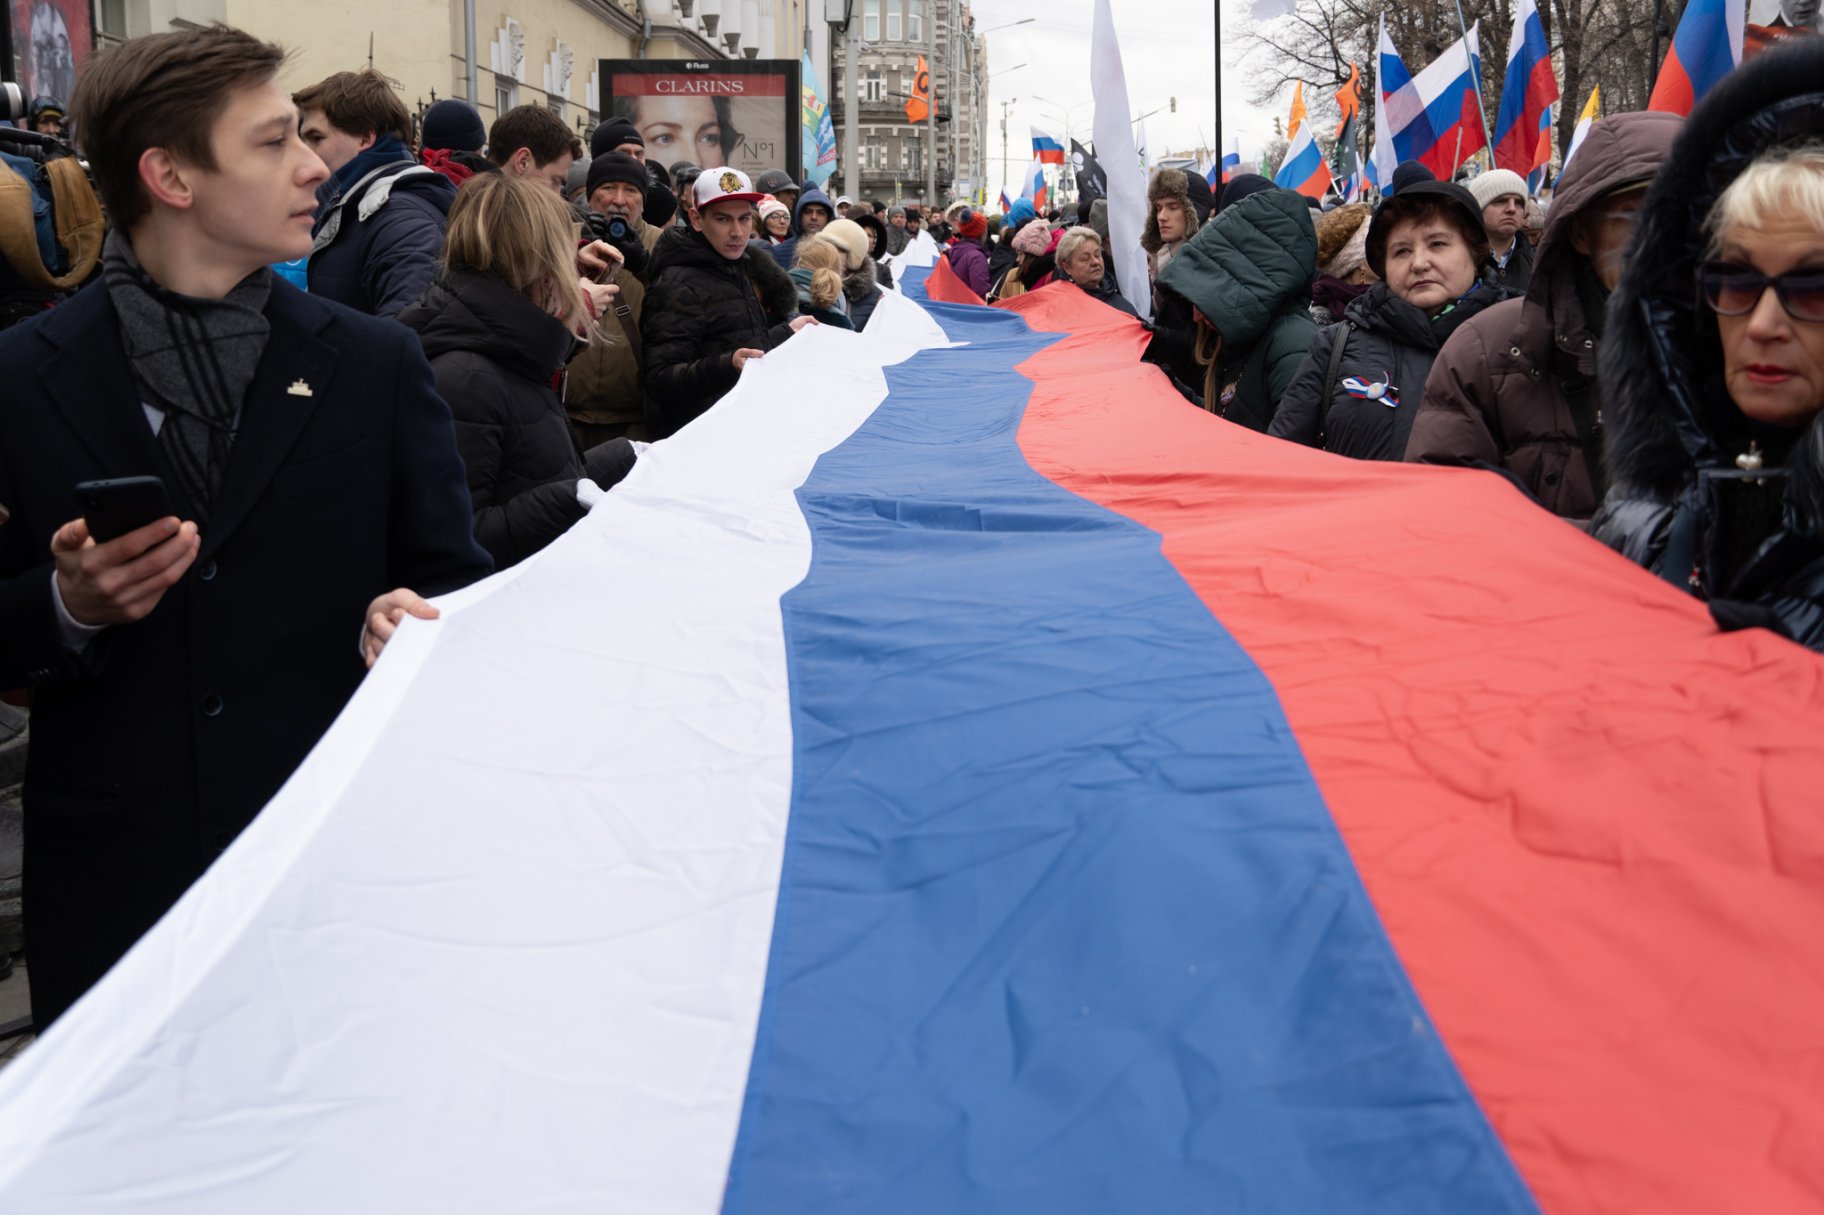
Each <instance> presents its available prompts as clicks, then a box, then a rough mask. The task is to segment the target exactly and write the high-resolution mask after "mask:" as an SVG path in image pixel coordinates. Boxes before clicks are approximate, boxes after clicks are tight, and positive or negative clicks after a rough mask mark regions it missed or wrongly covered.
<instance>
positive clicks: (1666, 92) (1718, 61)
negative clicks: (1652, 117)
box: [1647, 0, 1748, 115]
mask: <svg viewBox="0 0 1824 1215" xmlns="http://www.w3.org/2000/svg"><path fill="white" fill-rule="evenodd" d="M1747 7H1748V6H1747V5H1746V4H1745V3H1744V0H1691V2H1690V3H1689V4H1687V5H1686V6H1685V11H1684V13H1683V15H1682V16H1680V17H1679V19H1678V28H1677V29H1676V30H1674V31H1673V32H1672V46H1671V49H1669V50H1668V51H1667V52H1666V59H1665V62H1664V63H1662V64H1661V65H1660V68H1659V76H1658V77H1657V78H1656V79H1655V80H1654V81H1653V95H1652V96H1651V97H1649V98H1648V99H1647V108H1648V109H1649V110H1664V111H1666V112H1668V113H1672V114H1684V115H1689V114H1690V113H1691V107H1692V106H1694V105H1696V104H1697V99H1698V98H1699V97H1702V96H1703V95H1704V94H1705V93H1707V92H1709V91H1710V88H1711V86H1713V85H1715V84H1716V82H1717V81H1719V80H1721V79H1722V78H1723V77H1724V76H1727V75H1728V74H1729V72H1730V71H1731V70H1732V69H1733V68H1734V67H1735V65H1736V64H1738V63H1740V62H1741V61H1742V28H1743V24H1744V22H1745V21H1746V19H1747Z"/></svg>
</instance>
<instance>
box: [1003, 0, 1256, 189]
mask: <svg viewBox="0 0 1824 1215" xmlns="http://www.w3.org/2000/svg"><path fill="white" fill-rule="evenodd" d="M1110 3H1111V7H1112V9H1113V12H1114V17H1115V32H1116V33H1117V35H1119V37H1120V40H1121V57H1122V61H1123V63H1124V65H1125V66H1126V69H1127V91H1128V98H1129V102H1130V104H1131V105H1132V107H1133V108H1132V115H1139V114H1143V113H1146V112H1147V111H1148V110H1153V109H1158V110H1160V111H1161V112H1160V113H1157V114H1154V115H1152V116H1151V117H1149V118H1148V119H1147V120H1146V141H1147V144H1148V146H1149V148H1150V149H1152V150H1153V151H1155V152H1162V151H1173V152H1178V151H1187V152H1188V151H1190V150H1192V149H1195V148H1197V147H1199V146H1214V142H1215V138H1216V137H1215V134H1214V130H1213V128H1214V119H1215V109H1216V103H1215V84H1214V80H1215V65H1214V58H1215V50H1214V15H1213V11H1212V10H1213V6H1212V0H1110ZM1222 7H1223V43H1224V60H1225V63H1226V64H1227V65H1228V70H1227V71H1226V72H1225V73H1224V76H1225V78H1224V81H1223V90H1222V105H1223V125H1224V129H1225V130H1227V131H1230V132H1232V133H1234V134H1237V135H1239V136H1240V137H1241V154H1242V159H1244V160H1254V159H1257V158H1258V157H1259V155H1260V149H1261V147H1262V146H1263V145H1264V144H1265V143H1266V141H1267V140H1269V139H1271V138H1272V135H1273V116H1272V112H1271V111H1263V110H1256V109H1253V108H1251V107H1249V106H1248V105H1247V103H1246V101H1245V100H1244V98H1246V96H1247V95H1248V94H1249V93H1250V92H1252V91H1253V84H1252V81H1251V79H1250V78H1249V76H1248V70H1247V69H1248V66H1249V65H1248V64H1244V63H1241V62H1240V60H1241V55H1242V50H1243V46H1242V43H1241V41H1240V39H1239V37H1238V36H1237V35H1238V34H1239V33H1240V31H1241V30H1242V28H1243V27H1244V26H1245V24H1246V21H1247V13H1248V10H1249V3H1248V0H1223V6H1222ZM971 8H972V10H973V11H974V13H975V23H976V28H977V29H981V30H994V27H996V26H1000V25H1006V24H1007V23H1009V22H1013V21H1018V20H1020V19H1021V18H1023V17H1032V18H1035V20H1034V21H1033V22H1032V24H1030V25H1020V26H1014V27H1013V28H1011V29H1001V30H994V32H992V33H989V34H987V35H986V37H987V42H988V70H989V72H990V73H991V74H992V75H991V78H990V80H989V82H988V101H989V106H990V109H989V120H988V151H989V162H988V199H989V201H990V202H993V201H994V199H995V198H996V197H997V196H998V194H999V192H1000V190H1001V188H1002V186H1003V185H1004V184H1006V181H1005V180H1004V179H1003V176H1002V169H1001V161H1000V155H1001V132H1000V116H1001V112H1002V111H1001V103H1002V102H1003V101H1008V102H1012V105H1011V106H1010V107H1009V108H1008V109H1007V155H1008V160H1009V163H1008V166H1007V172H1006V178H1007V179H1010V180H1011V181H1012V182H1013V183H1014V184H1013V185H1011V186H1010V187H1009V188H1008V190H1007V194H1008V197H1010V198H1011V197H1013V196H1015V195H1017V194H1018V193H1019V186H1018V182H1019V180H1020V176H1021V174H1022V173H1023V172H1024V171H1025V168H1026V166H1027V164H1028V163H1030V161H1031V158H1032V133H1031V129H1030V128H1031V127H1033V126H1035V125H1036V126H1040V127H1044V128H1045V129H1047V130H1050V131H1053V132H1055V133H1057V134H1059V135H1063V134H1065V129H1064V128H1065V117H1066V115H1065V110H1066V109H1067V108H1068V110H1069V115H1068V116H1069V127H1070V132H1069V133H1070V134H1071V135H1073V136H1075V137H1076V138H1077V139H1079V140H1081V141H1082V142H1084V143H1088V142H1089V140H1090V135H1089V131H1090V125H1091V121H1092V116H1093V114H1094V113H1095V106H1094V104H1092V102H1091V93H1090V87H1089V29H1090V18H1091V14H1092V12H1093V7H1092V0H971ZM1018 64H1025V65H1026V66H1024V67H1018V68H1017V69H1016V70H1013V71H1008V70H1007V69H1009V68H1016V65H1018ZM1173 96H1176V97H1177V98H1178V112H1177V113H1176V114H1173V113H1171V112H1169V109H1168V106H1169V101H1170V99H1171V98H1172V97H1173ZM1040 98H1044V99H1046V100H1040ZM1052 103H1056V104H1052ZM1079 103H1080V104H1079ZM1289 103H1290V94H1289V93H1288V94H1287V95H1286V100H1285V102H1284V103H1282V107H1283V105H1284V104H1289Z"/></svg>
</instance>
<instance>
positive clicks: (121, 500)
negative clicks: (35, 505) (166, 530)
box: [76, 477, 177, 544]
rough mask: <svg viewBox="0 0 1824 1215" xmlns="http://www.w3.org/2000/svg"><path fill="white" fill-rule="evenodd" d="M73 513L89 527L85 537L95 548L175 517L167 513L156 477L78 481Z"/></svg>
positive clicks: (165, 496)
mask: <svg viewBox="0 0 1824 1215" xmlns="http://www.w3.org/2000/svg"><path fill="white" fill-rule="evenodd" d="M76 511H77V513H78V514H80V515H81V516H82V520H83V522H84V523H87V524H88V525H89V535H91V536H93V537H95V543H97V544H106V543H107V542H108V541H110V540H113V539H115V538H116V537H118V536H124V535H126V534H127V533H128V532H130V531H133V530H135V529H137V528H141V527H144V526H145V525H146V524H148V523H151V522H152V521H153V520H155V519H163V518H165V517H167V516H170V515H175V514H177V512H176V511H175V510H172V509H171V495H170V494H168V493H166V492H165V483H164V482H163V481H162V480H160V479H159V478H157V477H115V478H113V479H112V480H107V481H79V482H77V484H76Z"/></svg>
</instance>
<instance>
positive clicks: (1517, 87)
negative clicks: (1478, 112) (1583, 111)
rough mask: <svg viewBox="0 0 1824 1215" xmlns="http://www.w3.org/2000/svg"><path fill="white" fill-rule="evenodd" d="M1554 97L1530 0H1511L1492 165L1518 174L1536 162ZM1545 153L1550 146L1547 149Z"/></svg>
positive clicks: (1548, 59)
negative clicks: (1511, 24) (1511, 15)
mask: <svg viewBox="0 0 1824 1215" xmlns="http://www.w3.org/2000/svg"><path fill="white" fill-rule="evenodd" d="M1557 101H1558V77H1557V76H1556V75H1554V74H1553V72H1552V53H1551V48H1550V47H1548V46H1547V45H1546V41H1545V26H1544V25H1543V24H1542V23H1541V22H1540V20H1539V6H1538V4H1536V3H1535V0H1516V3H1515V4H1514V31H1513V34H1512V36H1511V37H1510V38H1509V39H1508V44H1507V75H1506V76H1505V77H1504V78H1503V83H1502V85H1501V109H1500V111H1499V112H1498V113H1497V114H1496V115H1495V150H1494V155H1495V167H1496V168H1498V169H1512V170H1513V171H1514V172H1516V173H1518V174H1519V175H1520V176H1522V177H1526V176H1528V175H1529V174H1530V173H1532V171H1533V170H1534V169H1536V168H1538V167H1539V159H1538V152H1539V131H1540V127H1541V122H1542V117H1543V115H1545V114H1546V113H1547V112H1548V111H1549V110H1550V109H1551V108H1552V106H1553V105H1554V104H1555V103H1556V102H1557ZM1548 157H1549V151H1548Z"/></svg>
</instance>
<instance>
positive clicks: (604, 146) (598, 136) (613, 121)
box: [589, 118, 646, 157]
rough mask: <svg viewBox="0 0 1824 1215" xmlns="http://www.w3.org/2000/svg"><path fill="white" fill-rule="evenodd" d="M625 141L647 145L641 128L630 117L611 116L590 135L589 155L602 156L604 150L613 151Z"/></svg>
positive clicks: (642, 145)
mask: <svg viewBox="0 0 1824 1215" xmlns="http://www.w3.org/2000/svg"><path fill="white" fill-rule="evenodd" d="M624 143H637V144H639V145H640V146H641V147H642V148H643V147H645V146H646V141H645V139H643V138H641V136H640V129H639V128H638V127H636V126H634V125H633V120H632V119H630V118H610V119H607V120H606V121H604V122H603V123H602V124H601V125H600V126H598V127H596V128H595V132H594V134H592V135H590V136H589V155H590V156H592V157H594V156H600V155H601V154H602V153H603V152H612V151H614V150H615V149H616V148H618V147H620V146H621V145H622V144H624Z"/></svg>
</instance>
